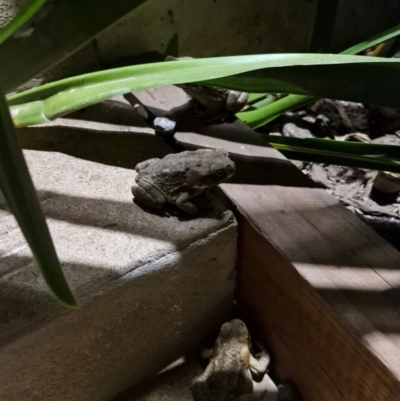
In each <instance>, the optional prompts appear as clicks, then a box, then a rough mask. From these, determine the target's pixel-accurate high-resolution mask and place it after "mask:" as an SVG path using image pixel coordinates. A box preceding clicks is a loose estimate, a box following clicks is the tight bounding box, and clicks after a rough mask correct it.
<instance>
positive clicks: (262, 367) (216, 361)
mask: <svg viewBox="0 0 400 401" xmlns="http://www.w3.org/2000/svg"><path fill="white" fill-rule="evenodd" d="M250 348H251V342H250V335H249V332H248V330H247V327H246V325H245V324H244V323H243V321H241V320H240V319H233V320H231V321H230V322H226V323H224V324H223V325H222V327H221V330H220V332H219V335H218V338H217V340H216V342H215V345H214V349H213V350H212V353H211V360H210V363H209V364H208V366H207V368H206V370H205V371H204V373H203V374H202V375H201V376H200V377H198V378H197V379H195V381H194V382H193V384H192V386H191V390H192V394H193V398H194V400H195V401H236V400H239V399H240V397H241V396H244V395H247V394H251V393H252V392H253V378H254V379H257V380H258V381H259V380H261V379H262V376H263V375H264V373H265V372H266V370H267V367H268V365H269V361H270V357H269V355H268V354H267V353H266V352H265V351H264V350H262V353H261V357H260V359H256V358H255V357H254V356H253V355H252V354H251V352H250Z"/></svg>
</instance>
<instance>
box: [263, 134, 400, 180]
mask: <svg viewBox="0 0 400 401" xmlns="http://www.w3.org/2000/svg"><path fill="white" fill-rule="evenodd" d="M262 138H263V139H264V140H265V141H266V142H268V143H269V144H270V145H271V146H273V147H274V148H275V149H277V150H279V151H280V152H282V153H283V154H284V155H285V156H286V157H288V158H289V159H294V160H303V161H308V162H316V163H326V164H336V165H339V166H350V167H357V168H366V169H371V170H382V171H390V172H394V173H400V146H393V145H378V144H370V143H356V142H345V141H335V140H329V139H299V138H289V137H282V136H275V135H262Z"/></svg>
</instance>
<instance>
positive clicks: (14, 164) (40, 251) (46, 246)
mask: <svg viewBox="0 0 400 401" xmlns="http://www.w3.org/2000/svg"><path fill="white" fill-rule="evenodd" d="M0 123H1V131H0V188H1V191H2V192H3V195H4V197H5V199H6V200H7V203H8V205H9V207H10V209H11V211H12V212H13V214H14V216H15V218H16V219H17V221H18V224H19V225H20V227H21V230H22V232H23V234H24V236H25V238H26V240H27V242H28V244H29V246H30V247H31V249H32V252H33V254H34V256H35V258H36V261H37V262H38V265H39V267H40V269H41V272H42V274H43V277H44V279H45V280H46V283H47V284H48V286H49V287H50V288H51V290H52V291H53V293H54V294H55V295H56V296H57V297H58V299H59V300H60V301H62V302H63V303H65V304H66V305H68V306H77V305H78V304H77V302H76V300H75V297H74V295H73V294H72V292H71V290H70V288H69V286H68V283H67V281H66V279H65V277H64V274H63V272H62V269H61V266H60V262H59V260H58V258H57V254H56V251H55V248H54V245H53V242H52V239H51V236H50V232H49V229H48V227H47V224H46V220H45V218H44V215H43V212H42V209H41V207H40V203H39V200H38V198H37V195H36V191H35V188H34V186H33V183H32V179H31V177H30V175H29V171H28V167H27V165H26V162H25V159H24V156H23V154H22V151H21V149H20V148H19V146H18V142H17V139H16V136H15V133H14V129H13V126H12V121H11V118H10V114H9V110H8V107H7V103H6V101H5V98H4V96H3V94H0Z"/></svg>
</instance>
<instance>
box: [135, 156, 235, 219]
mask: <svg viewBox="0 0 400 401" xmlns="http://www.w3.org/2000/svg"><path fill="white" fill-rule="evenodd" d="M135 170H136V171H137V173H138V174H137V176H136V178H135V181H136V183H137V185H136V186H133V187H132V194H133V196H134V197H135V201H136V202H138V203H139V204H140V203H141V204H143V205H144V206H147V207H150V208H153V209H161V208H162V207H163V206H164V205H165V204H166V203H169V204H171V205H176V206H177V207H178V208H180V209H181V210H183V211H185V212H186V213H189V214H191V215H193V216H194V215H197V214H198V213H199V210H198V208H197V206H196V205H194V204H193V203H192V202H190V200H191V199H193V198H194V197H196V196H198V195H200V194H201V193H202V192H203V191H204V190H205V189H207V188H211V187H215V186H217V185H218V184H220V183H222V182H224V181H226V180H227V179H228V178H230V177H231V176H232V175H233V174H234V172H235V163H234V162H233V161H232V160H231V159H229V157H228V152H226V151H225V150H222V149H199V150H196V151H185V152H181V153H176V154H170V155H167V156H165V157H164V158H163V159H149V160H146V161H144V162H141V163H139V164H137V165H136V167H135Z"/></svg>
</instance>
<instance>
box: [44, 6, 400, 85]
mask: <svg viewBox="0 0 400 401" xmlns="http://www.w3.org/2000/svg"><path fill="white" fill-rule="evenodd" d="M317 5H318V1H317V0H297V1H292V0H269V1H268V2H266V1H260V0H246V1H232V0H218V1H216V0H214V1H198V0H185V1H180V0H170V1H168V2H167V1H164V0H148V1H147V2H146V3H144V4H142V5H141V6H139V7H138V8H136V9H135V10H133V11H132V12H131V13H130V14H128V15H126V16H125V17H124V18H122V19H121V20H120V21H118V22H117V23H116V24H114V25H112V26H111V27H109V28H108V29H106V30H105V31H103V32H101V33H100V34H99V35H97V37H96V38H95V41H93V42H90V43H88V44H87V45H86V46H84V47H83V48H81V49H80V50H78V51H77V52H76V53H75V54H74V55H73V56H72V57H70V58H69V59H67V60H65V61H63V62H61V63H60V64H58V65H56V66H55V67H53V68H51V69H50V70H48V71H47V72H46V73H45V74H44V78H45V79H46V80H50V81H51V80H56V79H60V78H62V77H65V76H71V75H76V74H82V73H84V72H89V71H95V70H97V69H102V68H104V66H103V63H107V62H110V61H113V60H115V59H118V58H121V57H128V56H133V55H139V54H142V53H145V52H151V51H158V52H160V53H162V54H164V53H165V51H166V49H167V46H168V44H169V42H170V40H171V39H172V37H173V36H174V35H177V36H178V46H177V51H178V52H179V55H181V56H182V55H183V56H192V57H213V56H227V55H235V54H236V55H238V54H260V53H288V52H289V53H290V52H306V51H307V48H308V44H309V41H310V36H311V33H312V30H313V26H314V19H315V15H316V8H317ZM328 18H329V17H328ZM397 23H398V2H397V0H387V1H384V2H383V1H382V0H351V1H349V0H341V1H340V2H339V9H338V15H337V18H336V25H335V30H334V34H333V38H332V46H333V50H332V51H333V52H339V51H342V50H343V49H345V48H346V47H349V46H351V45H354V44H355V43H358V42H361V41H364V40H366V39H368V38H369V37H371V36H372V35H376V34H378V33H379V32H382V31H384V30H385V29H388V28H390V27H392V26H394V25H396V24H397Z"/></svg>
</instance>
